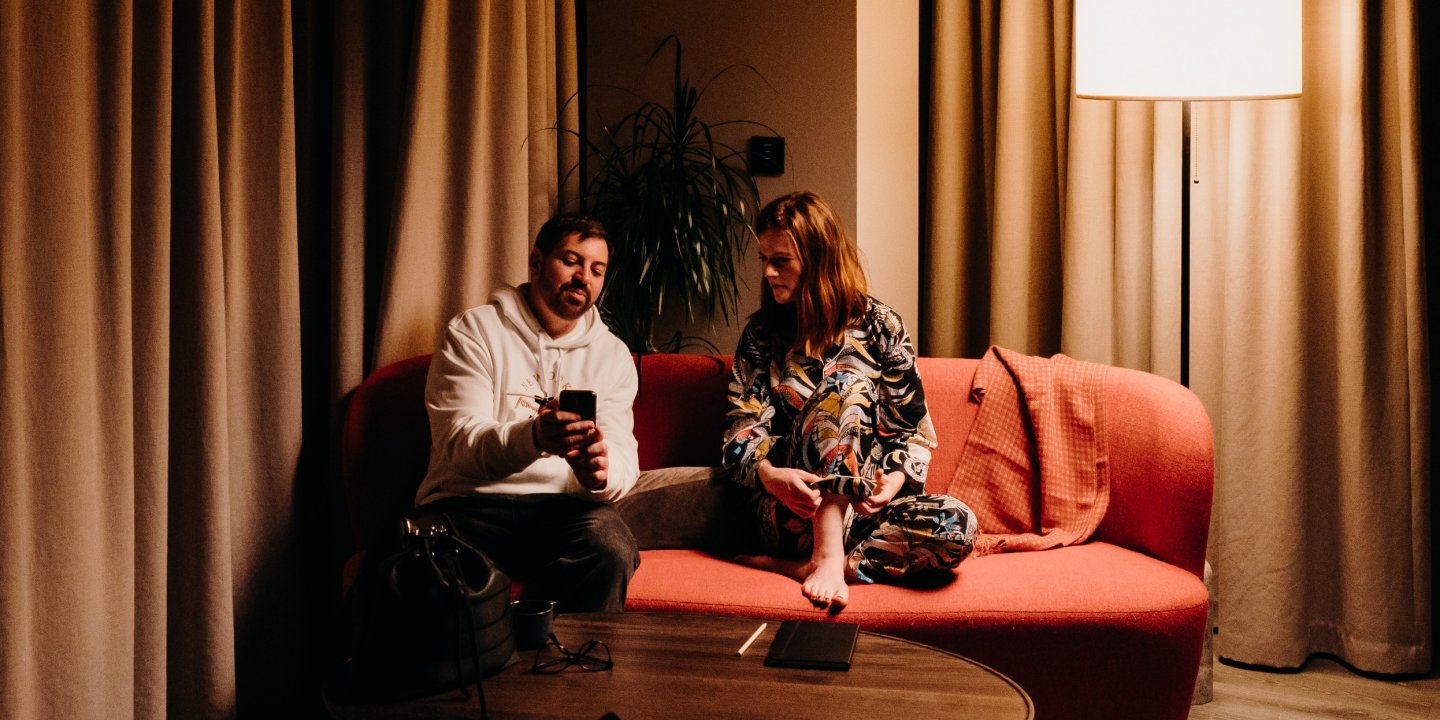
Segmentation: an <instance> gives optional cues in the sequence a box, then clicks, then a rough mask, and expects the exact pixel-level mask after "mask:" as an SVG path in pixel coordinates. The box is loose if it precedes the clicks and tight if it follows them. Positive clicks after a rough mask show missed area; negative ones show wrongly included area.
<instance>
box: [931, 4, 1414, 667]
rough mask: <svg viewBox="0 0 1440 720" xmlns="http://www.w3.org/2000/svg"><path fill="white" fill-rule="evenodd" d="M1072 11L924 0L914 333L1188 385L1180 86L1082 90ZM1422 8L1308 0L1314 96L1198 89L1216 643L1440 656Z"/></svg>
mask: <svg viewBox="0 0 1440 720" xmlns="http://www.w3.org/2000/svg"><path fill="white" fill-rule="evenodd" d="M1069 8H1070V3H1053V8H1052V7H1038V6H1035V5H1033V4H1021V3H1000V2H981V3H936V4H935V6H934V13H933V17H932V24H933V32H934V40H933V47H934V48H935V49H934V53H933V57H932V59H931V68H932V73H931V76H932V87H931V98H930V99H931V117H930V122H929V127H930V128H931V134H932V136H931V137H930V147H931V148H932V149H933V151H934V153H933V157H932V160H931V167H930V168H929V171H928V175H927V177H928V189H927V206H928V208H929V217H928V218H927V221H928V236H927V237H926V238H925V248H926V252H925V255H924V257H923V258H922V263H924V264H925V265H926V266H927V267H926V270H925V274H924V283H925V284H924V286H923V287H922V294H923V296H924V298H925V302H926V303H927V304H926V310H927V312H926V315H927V317H926V318H925V322H926V323H927V324H926V326H925V329H924V332H923V334H922V336H923V337H925V338H926V347H925V349H924V351H925V352H926V353H927V354H936V355H946V354H949V355H971V356H974V355H978V351H980V350H983V348H984V347H986V346H988V345H989V344H991V343H996V344H1000V345H1005V346H1008V347H1012V348H1014V349H1017V350H1021V351H1024V352H1029V353H1035V354H1049V353H1051V352H1054V351H1057V350H1058V351H1063V352H1065V353H1067V354H1070V355H1072V356H1075V357H1079V358H1082V359H1086V360H1092V361H1097V362H1104V363H1110V364H1117V365H1123V366H1127V367H1133V368H1138V369H1141V370H1147V371H1150V372H1155V373H1158V374H1162V375H1166V376H1169V377H1172V378H1175V377H1177V376H1178V367H1179V359H1180V355H1179V348H1178V345H1179V338H1180V328H1179V315H1180V313H1179V293H1178V285H1179V277H1180V254H1179V235H1180V232H1179V227H1180V225H1179V223H1180V197H1181V189H1180V188H1181V186H1180V182H1181V179H1180V177H1179V175H1180V172H1181V168H1180V150H1181V149H1182V144H1183V137H1182V132H1181V114H1180V104H1179V103H1148V102H1106V101H1094V100H1079V99H1068V98H1069V90H1068V87H1063V86H1065V85H1066V83H1067V80H1066V78H1068V77H1069V70H1068V64H1069V62H1070V57H1069V49H1068V42H1062V41H1061V39H1062V38H1064V37H1067V35H1066V33H1067V32H1068V27H1066V26H1065V24H1066V23H1068V22H1069V20H1068V16H1067V15H1066V14H1067V13H1068V12H1069ZM1414 12H1415V8H1414V3H1409V2H1403V3H1383V4H1379V5H1375V4H1368V3H1361V2H1358V0H1323V1H1322V0H1316V1H1314V2H1306V3H1305V11H1304V23H1305V26H1304V52H1305V68H1304V72H1305V88H1304V94H1303V96H1302V97H1301V98H1300V99H1298V100H1277V101H1251V102H1231V103H1194V104H1193V106H1192V109H1193V114H1192V119H1193V123H1192V133H1191V137H1192V139H1193V141H1194V146H1193V155H1192V160H1193V164H1194V168H1193V177H1194V180H1195V181H1196V182H1195V184H1192V185H1190V187H1191V200H1192V214H1191V222H1192V225H1191V241H1192V250H1191V263H1192V265H1191V282H1192V296H1191V297H1192V320H1191V323H1192V324H1191V350H1190V367H1191V387H1192V389H1193V390H1195V392H1196V393H1197V394H1198V395H1199V396H1200V398H1201V399H1202V400H1203V401H1204V403H1205V405H1206V408H1207V410H1208V412H1209V414H1210V417H1211V421H1212V424H1213V426H1214V433H1215V438H1216V488H1215V504H1214V514H1213V518H1214V520H1213V523H1212V533H1211V553H1210V560H1211V562H1212V563H1213V564H1214V566H1215V574H1216V576H1217V578H1218V587H1219V592H1218V598H1219V625H1220V631H1221V632H1220V635H1219V636H1217V639H1216V648H1217V651H1218V652H1219V653H1220V654H1221V655H1222V656H1224V657H1229V658H1233V659H1236V660H1240V661H1243V662H1248V663H1256V664H1262V665H1272V666H1278V667H1295V666H1298V665H1300V664H1302V663H1303V662H1304V660H1305V659H1306V658H1307V657H1308V656H1309V655H1311V654H1314V653H1330V654H1333V655H1335V656H1338V657H1340V658H1342V659H1344V660H1345V661H1346V662H1348V663H1350V664H1351V665H1353V666H1355V667H1357V668H1360V669H1364V670H1371V671H1376V672H1385V673H1405V672H1423V671H1425V670H1427V669H1428V668H1429V663H1430V655H1431V652H1432V649H1431V647H1430V645H1431V580H1432V579H1431V577H1430V568H1431V558H1430V548H1431V545H1430V533H1431V531H1432V528H1431V525H1430V516H1429V510H1430V508H1429V503H1430V500H1429V497H1430V495H1429V493H1430V491H1431V486H1430V468H1429V458H1430V447H1431V445H1430V443H1431V437H1430V432H1431V428H1430V426H1429V418H1430V402H1431V398H1430V381H1429V378H1430V374H1429V373H1430V370H1429V357H1428V348H1429V338H1428V336H1427V335H1426V326H1425V323H1424V320H1425V317H1426V312H1427V308H1426V306H1425V298H1426V288H1425V278H1424V272H1425V270H1424V246H1423V238H1422V237H1421V230H1420V211H1419V206H1420V196H1419V190H1418V185H1419V179H1420V178H1419V168H1418V162H1419V158H1420V156H1419V139H1418V134H1417V133H1418V130H1417V109H1416V103H1417V101H1418V100H1417V99H1418V88H1417V82H1416V77H1415V72H1416V71H1415V58H1416V48H1415V36H1416V19H1415V16H1414ZM997 17H998V18H999V20H998V22H996V21H995V20H994V18H997ZM1062 18H1066V19H1065V20H1064V22H1062ZM1051 35H1053V37H1051ZM1019 87H1026V88H1027V91H1026V92H1020V91H1019V90H1018V89H1015V88H1019ZM1065 105H1068V106H1069V112H1068V114H1067V113H1065V112H1061V111H1060V108H1061V107H1062V106H1065ZM982 187H983V188H984V193H983V194H982V193H981V192H980V188H982ZM956 279H958V280H959V282H958V283H957V282H955V280H956ZM985 288H988V290H986V289H985Z"/></svg>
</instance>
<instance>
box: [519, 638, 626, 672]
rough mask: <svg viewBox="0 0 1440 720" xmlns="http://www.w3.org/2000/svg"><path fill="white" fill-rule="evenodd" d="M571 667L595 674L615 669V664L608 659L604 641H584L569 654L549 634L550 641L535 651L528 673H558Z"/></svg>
mask: <svg viewBox="0 0 1440 720" xmlns="http://www.w3.org/2000/svg"><path fill="white" fill-rule="evenodd" d="M557 653H558V655H557ZM571 666H579V668H580V669H581V670H585V671H587V672H596V671H599V670H609V669H610V668H612V667H615V662H614V661H613V660H611V659H610V646H609V645H606V644H605V643H604V641H601V640H586V641H585V644H583V645H581V646H580V649H579V650H576V651H574V652H571V651H570V650H568V649H566V647H565V646H564V645H562V644H561V643H560V639H559V638H557V637H555V633H550V641H549V642H547V643H545V646H544V647H542V648H540V649H539V650H537V651H535V664H534V665H532V666H530V672H532V673H558V672H564V671H565V668H568V667H571Z"/></svg>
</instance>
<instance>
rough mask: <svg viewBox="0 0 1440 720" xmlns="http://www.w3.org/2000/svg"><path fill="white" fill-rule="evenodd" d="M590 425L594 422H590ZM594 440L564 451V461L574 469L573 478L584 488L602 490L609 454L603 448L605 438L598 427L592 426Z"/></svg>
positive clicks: (608, 465) (607, 468)
mask: <svg viewBox="0 0 1440 720" xmlns="http://www.w3.org/2000/svg"><path fill="white" fill-rule="evenodd" d="M591 424H592V425H593V424H594V423H591ZM593 439H594V442H592V443H590V444H589V445H584V446H583V447H578V448H575V449H574V450H571V451H570V452H567V453H565V462H567V463H570V469H571V470H574V471H575V479H576V480H579V481H580V485H581V487H584V488H585V489H586V490H604V489H605V483H606V481H607V480H608V478H609V473H608V470H609V468H610V455H609V453H608V452H607V451H606V449H605V438H604V436H603V435H601V434H600V428H598V427H597V428H594V433H593Z"/></svg>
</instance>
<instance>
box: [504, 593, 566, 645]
mask: <svg viewBox="0 0 1440 720" xmlns="http://www.w3.org/2000/svg"><path fill="white" fill-rule="evenodd" d="M554 620H555V601H554V600H515V601H512V602H511V603H510V622H511V624H512V625H513V627H514V629H515V649H516V650H534V649H536V648H539V647H544V645H545V642H546V640H547V639H548V638H549V637H550V624H551V623H552V622H554Z"/></svg>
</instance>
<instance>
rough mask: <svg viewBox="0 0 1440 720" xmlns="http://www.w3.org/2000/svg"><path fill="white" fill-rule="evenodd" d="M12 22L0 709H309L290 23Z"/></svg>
mask: <svg viewBox="0 0 1440 720" xmlns="http://www.w3.org/2000/svg"><path fill="white" fill-rule="evenodd" d="M3 8H4V9H3V15H0V28H3V29H0V33H4V34H5V37H3V39H0V48H3V49H0V63H3V64H4V67H3V70H0V79H3V83H4V86H3V89H0V93H3V98H4V99H3V101H0V104H3V107H4V108H5V109H4V111H3V116H0V117H3V132H0V148H3V150H0V158H3V161H0V174H3V180H0V211H3V217H4V221H3V226H0V237H3V245H0V271H3V273H0V333H3V340H0V342H3V347H0V384H3V387H0V426H3V427H0V438H3V439H0V486H3V493H0V494H3V498H4V501H3V502H0V553H3V557H0V564H3V567H4V568H5V572H4V575H3V577H4V581H3V585H0V658H3V659H0V716H3V717H7V718H59V717H65V718H114V717H124V716H127V715H134V716H137V717H165V716H167V715H173V716H175V717H186V718H207V717H224V716H227V715H231V714H233V712H234V710H235V708H236V706H237V696H238V694H239V686H240V684H241V681H242V679H243V681H244V682H245V683H246V686H247V687H246V690H247V694H248V695H249V696H250V697H251V698H252V699H256V700H257V701H259V702H261V703H263V702H264V701H263V698H265V697H267V696H279V697H287V696H293V689H291V688H287V687H286V686H287V685H288V683H289V679H288V678H290V677H294V676H296V675H298V670H299V668H297V667H296V666H295V662H294V660H295V657H296V655H295V653H294V652H287V647H286V646H287V637H286V635H287V631H286V629H287V628H288V629H290V630H293V629H294V628H295V626H296V612H295V611H294V608H295V607H296V606H295V605H294V604H293V603H291V602H288V601H287V598H286V597H285V595H284V592H283V589H284V588H287V587H294V586H295V584H296V577H295V565H294V563H293V562H291V558H292V555H293V554H292V543H293V520H292V518H291V517H290V515H289V513H290V501H291V484H292V483H293V482H294V480H295V478H294V464H295V459H296V456H297V454H298V452H299V445H300V437H299V414H300V408H299V402H298V390H299V357H298V344H299V332H300V329H299V322H298V321H299V313H298V305H297V302H296V297H297V284H298V277H297V273H296V262H295V255H296V224H295V160H294V142H293V127H294V104H293V93H292V91H291V90H292V87H291V85H292V82H291V77H292V76H291V65H290V56H289V40H290V38H289V12H290V11H289V8H288V6H287V4H286V3H283V2H277V3H265V4H261V3H241V4H239V5H238V6H236V7H227V6H215V5H212V4H209V3H179V4H177V5H176V7H174V8H171V7H167V6H165V5H164V4H163V3H162V4H150V3H135V4H129V3H111V2H97V3H93V4H88V3H73V2H72V3H32V2H27V3H20V2H14V3H12V2H7V3H5V4H4V5H3ZM259 28H264V31H257V30H256V29H259ZM262 628H263V629H269V631H268V632H258V630H260V629H262ZM262 663H263V664H262ZM287 691H288V692H287Z"/></svg>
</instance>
